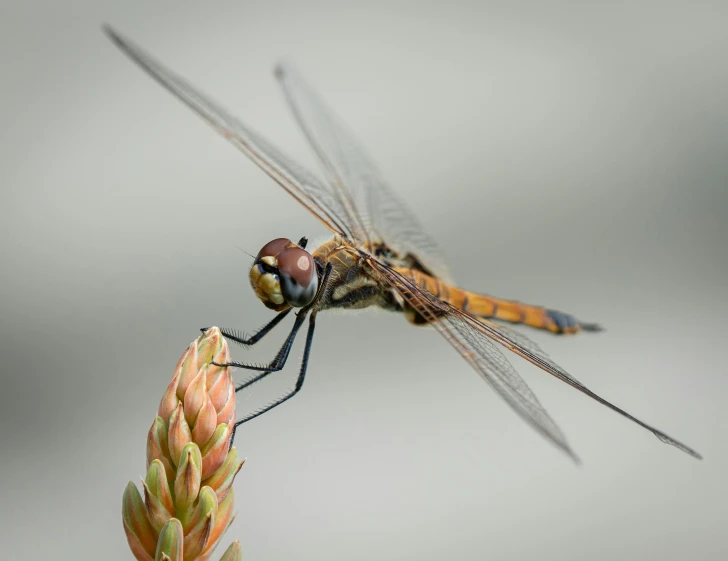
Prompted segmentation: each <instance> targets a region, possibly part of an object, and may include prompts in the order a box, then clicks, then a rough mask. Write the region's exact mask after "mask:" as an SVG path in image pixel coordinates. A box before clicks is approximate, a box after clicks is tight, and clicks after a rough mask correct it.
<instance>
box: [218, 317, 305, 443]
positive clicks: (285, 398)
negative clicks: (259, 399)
mask: <svg viewBox="0 0 728 561" xmlns="http://www.w3.org/2000/svg"><path fill="white" fill-rule="evenodd" d="M315 327H316V310H313V311H312V312H311V316H310V317H309V320H308V331H307V333H306V346H305V347H304V349H303V359H302V360H301V370H300V371H299V373H298V378H297V379H296V385H295V386H294V387H293V390H291V391H290V392H288V393H287V394H286V395H284V396H283V397H281V398H279V399H277V400H276V401H274V402H273V403H271V404H269V405H266V406H265V407H263V408H262V409H259V410H258V411H256V412H255V413H251V414H250V415H247V416H246V417H243V418H242V419H240V420H239V421H236V422H235V424H234V425H233V433H232V436H231V438H230V446H231V447H232V445H233V442H234V441H235V432H236V431H237V430H238V427H239V426H240V425H242V424H243V423H247V422H248V421H251V420H253V419H255V418H256V417H259V416H260V415H262V414H263V413H267V412H268V411H270V410H271V409H273V408H274V407H278V406H279V405H280V404H281V403H285V402H286V401H288V400H289V399H291V398H292V397H293V396H294V395H296V394H297V393H298V392H299V391H301V388H302V387H303V381H304V380H305V378H306V369H307V368H308V359H309V356H310V355H311V345H312V343H313V333H314V329H315ZM267 374H269V372H265V373H263V374H261V375H260V376H257V378H258V379H260V378H262V377H263V376H265V375H267ZM254 381H257V380H255V379H253V380H251V381H250V382H249V383H248V384H247V385H250V384H252V383H254Z"/></svg>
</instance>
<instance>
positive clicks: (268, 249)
mask: <svg viewBox="0 0 728 561" xmlns="http://www.w3.org/2000/svg"><path fill="white" fill-rule="evenodd" d="M289 245H293V242H291V240H289V239H288V238H277V239H275V240H273V241H272V242H268V243H267V244H265V245H264V246H263V249H261V250H260V251H259V252H258V257H257V259H262V258H263V257H278V254H279V253H280V252H281V250H283V248H285V247H288V246H289Z"/></svg>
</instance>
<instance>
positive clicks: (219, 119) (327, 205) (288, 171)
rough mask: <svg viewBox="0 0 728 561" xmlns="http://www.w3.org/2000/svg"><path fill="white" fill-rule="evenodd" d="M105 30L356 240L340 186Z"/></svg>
mask: <svg viewBox="0 0 728 561" xmlns="http://www.w3.org/2000/svg"><path fill="white" fill-rule="evenodd" d="M104 31H105V32H106V34H107V35H108V36H109V37H110V38H111V40H112V41H113V42H114V43H115V44H116V45H117V46H118V47H119V48H120V49H121V50H122V51H123V52H124V53H125V54H126V55H127V56H129V58H131V59H132V60H133V61H134V62H136V63H137V64H138V65H139V66H141V67H142V68H143V69H144V70H145V71H146V72H148V73H149V74H150V75H151V76H152V77H153V78H154V79H155V80H157V81H158V82H159V83H160V84H162V86H164V87H165V88H166V89H167V90H169V91H170V92H172V93H173V94H174V95H175V96H177V97H178V98H179V99H180V100H181V101H183V102H184V103H185V104H186V105H187V106H188V107H190V108H191V109H192V110H193V111H195V112H196V113H197V114H198V115H200V116H201V117H202V118H203V119H204V120H205V121H207V122H208V123H209V124H210V125H212V127H213V128H214V129H215V130H216V131H217V132H219V133H220V134H221V135H222V136H224V137H225V138H227V139H228V140H229V141H230V142H231V143H232V144H233V145H235V146H236V147H237V148H238V149H239V150H241V151H242V152H243V153H244V154H246V155H247V156H248V157H249V158H250V159H251V160H253V161H254V162H255V163H256V164H258V166H260V168H262V169H263V171H265V172H266V173H267V174H268V175H269V176H270V177H272V178H273V179H274V180H275V181H276V182H277V183H278V184H279V185H281V186H282V187H283V188H284V189H285V190H286V191H288V193H289V194H290V195H292V196H293V197H294V198H295V199H296V200H297V201H298V202H300V203H301V204H302V205H303V206H305V207H306V208H307V209H308V210H309V211H310V212H311V213H313V214H314V215H315V216H316V217H317V218H318V219H319V220H321V222H323V223H324V224H325V225H326V226H327V227H328V228H329V229H330V230H331V231H332V232H335V233H337V234H340V235H343V236H346V237H349V238H352V239H356V237H355V236H354V231H353V228H352V227H351V226H352V224H355V223H356V221H355V220H354V219H353V218H352V217H351V216H350V209H349V207H348V203H347V201H346V200H344V199H343V198H342V194H341V191H339V190H337V189H333V188H332V187H331V186H329V185H327V184H326V183H324V182H323V181H321V180H320V179H319V178H317V177H316V176H315V175H314V174H313V173H311V172H309V171H308V170H306V169H305V168H303V167H302V166H300V165H299V164H297V163H296V162H295V161H294V160H292V159H291V158H289V157H287V156H285V155H284V154H283V153H282V152H280V151H279V150H278V149H277V148H276V147H274V146H273V145H272V144H271V143H270V142H268V141H267V140H266V139H264V138H263V137H262V136H261V135H260V134H258V133H256V132H254V131H253V130H252V129H251V128H250V127H248V126H247V125H245V124H243V123H242V122H240V121H239V120H238V119H237V118H236V117H234V116H233V115H231V114H230V113H228V112H227V111H226V110H225V109H224V108H222V107H221V106H220V105H219V104H218V103H217V102H216V101H214V100H213V99H212V98H210V97H208V96H206V95H205V94H203V93H202V92H201V91H200V90H198V89H197V88H196V87H194V86H193V85H192V84H190V83H189V82H187V81H186V80H185V79H184V78H182V77H181V76H179V75H177V74H175V73H174V72H172V71H171V70H170V69H168V68H166V67H165V66H164V65H163V64H162V63H160V62H159V61H158V60H156V59H155V58H154V57H152V56H151V55H150V54H148V53H146V52H145V51H144V50H142V49H141V48H140V47H139V46H137V45H135V44H134V43H133V42H132V41H130V40H128V39H126V38H125V37H122V36H121V35H119V34H118V33H117V32H116V31H114V30H113V29H111V28H110V27H108V26H105V27H104Z"/></svg>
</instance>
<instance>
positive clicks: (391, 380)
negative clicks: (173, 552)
mask: <svg viewBox="0 0 728 561" xmlns="http://www.w3.org/2000/svg"><path fill="white" fill-rule="evenodd" d="M721 5H722V6H723V7H722V8H719V6H721ZM726 17H728V10H726V8H725V4H724V3H718V2H716V3H714V4H713V5H710V4H708V3H696V2H681V3H674V2H657V1H655V2H631V3H627V4H623V5H619V6H616V5H612V3H607V2H604V3H581V4H579V5H576V4H575V3H569V2H537V1H535V0H534V1H532V2H526V3H518V2H517V3H513V2H505V1H504V2H500V3H485V2H448V3H444V2H443V3H436V2H411V3H406V2H372V1H368V2H355V3H349V2H340V1H336V2H334V1H324V0H314V1H311V2H273V1H268V2H258V3H253V2H235V3H224V4H223V3H217V2H205V3H200V2H174V3H172V2H155V3H152V2H141V1H134V2H131V1H127V2H123V3H121V2H113V3H112V2H107V1H105V2H98V1H97V2H90V1H84V2H81V1H79V2H65V3H58V2H42V3H37V2H35V3H34V2H30V3H29V2H23V3H22V4H21V3H20V2H17V3H15V4H14V5H12V4H8V3H7V2H4V3H2V4H1V5H0V68H1V69H2V101H3V103H2V104H1V105H0V122H1V123H2V127H1V128H0V184H1V185H2V201H3V207H2V208H3V213H2V214H3V218H2V221H0V247H1V251H2V264H3V266H2V273H1V274H2V281H0V282H1V284H0V287H1V291H0V317H1V318H2V320H1V324H0V341H1V343H0V345H1V346H2V349H1V351H2V354H1V356H2V362H3V371H2V390H1V391H0V422H1V425H0V426H2V430H1V431H0V435H1V436H0V438H1V439H2V441H1V442H0V450H2V452H1V454H2V478H0V502H1V503H2V505H3V508H2V509H1V510H0V522H1V524H0V528H1V530H0V533H1V536H2V540H1V543H2V545H1V546H0V547H1V548H2V558H3V559H40V558H55V559H92V558H93V559H99V558H103V559H106V560H108V559H130V558H131V554H130V553H129V551H128V549H127V545H126V541H125V537H124V534H123V531H122V527H121V520H120V510H121V507H120V504H121V494H122V491H123V488H124V485H125V484H126V483H127V481H128V480H130V479H132V480H135V481H138V477H139V476H140V475H141V474H142V473H143V471H144V450H145V437H146V431H147V429H148V426H149V425H150V423H151V420H152V417H153V415H154V412H155V410H156V407H157V404H158V400H159V398H160V397H161V394H162V391H163V389H164V388H165V386H166V384H167V383H168V380H169V377H170V376H171V373H172V368H173V366H174V364H175V362H176V360H177V358H178V356H179V354H180V353H181V352H182V350H183V349H184V348H185V347H186V345H187V344H188V343H189V341H191V340H192V339H193V338H194V337H195V336H196V335H197V328H199V327H201V326H205V325H210V324H216V325H224V326H234V327H239V328H243V329H246V330H252V329H254V328H256V327H258V326H260V325H262V324H263V323H264V322H265V321H266V320H267V319H269V317H270V313H269V312H268V311H267V310H266V309H265V308H264V307H263V306H262V305H260V304H259V303H258V302H257V301H256V300H255V298H254V296H253V294H252V292H251V291H250V289H249V287H248V281H247V268H248V266H249V263H250V258H249V257H248V256H246V254H245V253H243V252H242V251H240V249H243V250H246V251H248V252H251V253H255V252H257V250H258V249H259V248H260V247H261V246H262V245H263V244H264V243H266V242H267V241H269V240H270V239H272V238H274V237H279V236H287V237H291V238H297V237H299V236H301V235H303V234H307V235H309V236H311V237H314V238H320V237H322V236H324V237H325V235H326V232H325V230H324V229H323V227H322V226H320V225H319V224H318V223H317V222H315V220H313V219H312V218H311V217H310V216H309V215H308V214H307V213H306V212H305V211H303V210H302V209H301V208H299V207H298V206H297V204H296V203H295V201H293V200H292V199H291V198H289V197H288V196H287V195H286V194H285V193H284V192H283V191H282V190H281V189H279V188H278V187H277V186H275V185H274V184H273V182H272V181H271V180H269V179H268V178H267V177H266V176H265V175H264V174H263V173H262V172H261V171H259V170H258V169H257V168H256V167H255V166H254V165H253V164H252V163H250V162H249V161H247V160H246V159H245V158H244V157H243V156H242V155H240V154H239V153H237V152H236V151H235V150H234V149H233V148H232V147H230V146H229V145H228V144H226V143H225V142H224V141H223V140H222V139H220V138H218V137H217V136H216V135H215V134H214V133H213V132H212V131H211V130H209V129H208V128H207V127H206V126H205V125H204V124H202V123H201V122H200V121H199V119H197V118H196V117H194V116H193V115H192V114H191V113H190V112H189V111H188V110H187V109H186V108H184V107H183V106H182V105H181V104H180V103H178V102H177V101H175V100H174V99H173V98H172V97H171V96H170V95H169V94H167V93H166V92H164V91H163V90H162V89H161V88H160V87H159V86H157V85H156V84H155V83H153V82H152V81H151V80H150V79H149V78H148V77H147V76H145V75H144V74H143V73H142V72H141V71H140V70H139V69H138V68H136V67H135V66H134V65H132V64H131V63H130V62H129V61H128V60H127V59H126V58H124V57H123V56H122V55H121V54H120V53H119V52H118V51H117V50H116V49H115V48H114V47H113V46H112V45H111V44H110V43H109V42H108V41H107V39H106V38H105V37H104V36H103V35H102V33H101V32H100V30H99V25H100V24H101V23H102V22H104V21H106V22H110V23H112V24H114V25H115V26H116V27H117V28H118V29H119V30H121V31H122V32H124V33H126V34H128V35H129V36H130V37H132V38H134V39H135V40H136V41H138V42H139V43H140V44H142V45H143V46H145V47H146V48H147V49H149V50H150V51H151V52H152V53H154V54H156V55H157V56H159V57H160V58H161V59H162V60H163V61H165V62H167V63H168V64H169V65H170V66H171V67H172V68H174V69H177V70H178V71H179V72H181V73H182V74H183V75H185V76H187V77H188V78H190V79H191V80H192V81H193V82H195V83H197V84H199V85H201V86H202V87H203V89H204V90H206V91H208V92H210V93H212V94H213V95H214V96H215V97H217V98H219V99H220V100H221V101H222V102H223V103H224V104H225V105H226V106H228V107H229V108H231V109H232V110H233V111H234V112H235V113H236V114H238V115H240V116H241V117H243V119H244V120H247V121H248V122H249V123H251V124H252V125H253V126H254V127H256V128H258V129H259V130H261V131H262V132H264V133H265V134H266V135H267V136H268V137H269V138H271V139H272V140H274V141H275V142H276V143H277V144H278V145H280V146H281V147H282V148H283V149H284V150H285V151H286V152H288V153H289V154H291V155H293V156H295V157H296V158H298V159H300V160H301V161H302V162H304V163H306V164H307V165H309V166H311V167H313V165H314V160H313V157H312V155H311V154H310V152H309V150H308V148H307V146H306V145H305V142H304V141H303V138H302V136H301V134H300V133H299V132H298V131H297V130H296V127H295V125H294V123H293V121H292V118H291V116H290V114H289V112H288V109H287V108H286V106H285V104H284V101H283V99H282V96H281V94H280V92H279V91H278V90H277V86H276V84H275V81H274V80H273V78H272V75H271V69H272V66H273V64H274V63H275V61H276V60H278V59H279V58H280V57H286V58H288V59H289V60H291V61H293V62H295V63H296V64H297V65H298V67H299V68H300V69H301V71H302V72H303V73H304V74H305V75H306V76H308V78H309V79H310V80H311V81H312V82H313V83H314V84H315V85H316V86H317V88H318V89H319V90H320V91H322V92H323V93H324V95H325V97H326V98H327V100H328V101H329V102H330V104H331V105H332V106H333V107H334V108H335V109H336V110H337V112H338V113H340V114H341V115H343V116H344V117H345V119H346V120H347V122H348V123H349V124H350V125H351V127H352V128H353V129H354V130H356V131H357V132H358V134H359V135H360V137H361V138H362V140H363V141H364V143H365V144H366V145H367V146H368V147H369V149H370V151H371V152H372V153H373V155H374V157H375V159H376V160H377V161H378V162H379V164H380V166H381V168H382V169H383V171H384V172H385V174H386V175H387V177H388V178H389V179H390V180H391V182H392V183H393V184H394V185H395V186H396V188H397V190H398V192H399V193H401V194H402V195H403V196H405V197H407V198H408V199H410V200H411V201H412V206H413V208H414V210H415V211H416V212H417V213H418V215H419V216H420V217H421V219H422V221H423V222H424V223H425V224H426V225H427V226H428V227H429V228H430V230H431V231H432V233H433V235H434V236H435V237H436V238H437V239H438V240H439V241H441V244H442V246H443V248H444V249H445V251H446V252H447V255H449V257H450V262H451V265H452V269H453V270H454V273H455V275H456V278H457V279H458V281H459V282H460V284H461V285H462V286H464V287H467V288H470V289H477V290H481V291H484V292H489V293H492V294H497V295H501V296H504V297H513V298H518V299H521V300H524V301H530V302H534V303H543V304H546V305H549V306H552V307H555V308H558V309H562V310H565V311H569V312H572V313H574V314H576V315H577V316H578V317H582V318H583V319H585V320H595V321H600V322H602V323H603V324H604V325H605V326H607V328H608V331H606V332H605V333H602V334H599V335H585V336H579V337H576V338H556V337H552V336H549V335H548V334H540V333H534V334H533V338H534V339H536V340H537V341H538V342H539V343H541V344H542V345H543V346H545V347H546V348H547V350H548V351H549V352H550V354H551V355H552V356H553V357H554V358H555V359H556V360H557V361H558V362H559V363H561V364H563V365H564V366H565V367H566V368H567V369H568V370H569V371H570V372H572V373H574V374H575V375H576V376H577V377H579V378H580V379H582V381H584V382H585V383H586V384H587V385H589V386H590V387H591V388H593V389H594V390H595V391H597V392H599V393H601V394H602V395H604V396H605V397H606V398H608V399H611V400H613V401H614V402H616V403H618V404H620V405H622V406H623V407H625V408H627V409H628V410H629V411H632V412H634V413H635V414H637V415H638V416H640V417H641V418H643V419H645V420H647V421H648V422H652V423H654V424H655V425H657V426H658V427H660V428H663V429H664V430H666V431H667V432H668V433H670V434H672V435H674V436H675V437H677V438H680V439H684V440H685V442H687V443H688V444H690V445H692V446H694V447H695V448H696V449H698V450H699V451H701V452H702V453H703V454H704V455H705V460H704V461H703V462H702V463H701V462H696V461H695V460H693V459H691V458H689V457H688V456H685V455H683V454H681V453H680V452H678V451H676V450H675V449H673V448H670V447H668V446H665V445H663V444H661V443H660V442H659V441H657V440H656V439H655V438H654V437H653V436H652V435H650V434H649V433H647V432H646V431H644V430H642V429H640V428H639V427H637V426H634V425H632V424H630V423H628V422H626V421H624V420H623V419H621V418H619V417H618V416H616V415H615V414H614V413H612V412H610V411H608V410H606V409H605V408H603V407H600V406H599V405H597V404H595V403H594V402H592V401H590V400H589V399H587V398H585V397H584V396H582V395H580V394H579V393H577V392H575V391H574V390H572V389H570V388H568V387H567V386H565V385H563V384H559V383H557V382H556V381H555V380H554V379H553V378H550V377H548V376H546V375H544V374H543V373H541V372H540V371H538V370H537V369H536V368H535V367H532V366H530V365H528V364H525V363H524V362H523V361H521V360H518V359H515V358H514V362H515V364H516V366H517V368H518V369H519V371H520V372H521V373H522V374H523V376H524V378H525V379H526V380H527V381H528V382H529V384H531V385H532V387H533V389H534V391H536V393H537V394H538V395H539V396H540V398H541V400H542V402H543V403H544V404H545V405H546V406H547V408H548V409H549V411H550V412H551V413H552V415H553V416H554V417H555V419H556V420H557V421H558V422H559V424H560V425H561V427H562V428H563V429H564V431H565V432H566V434H567V435H568V437H569V439H570V442H571V444H572V445H573V447H574V448H575V450H576V451H577V453H578V454H579V455H580V456H581V457H582V459H583V461H584V463H583V465H582V466H581V467H576V466H574V465H573V464H572V463H571V462H570V461H569V460H568V459H567V458H566V457H565V456H563V455H562V454H560V453H559V452H558V451H557V450H556V449H554V448H553V447H551V446H550V445H549V444H548V443H546V442H545V441H543V440H542V439H541V438H540V437H539V436H538V435H536V434H535V433H534V432H533V431H532V430H531V429H529V428H528V427H527V426H526V425H525V424H524V423H523V422H522V421H521V420H519V419H518V418H517V417H516V416H515V415H514V414H513V413H512V412H511V411H510V410H509V409H508V408H507V406H506V405H505V404H504V403H502V402H501V401H500V400H499V399H498V398H497V397H496V396H495V395H494V394H493V393H492V392H491V391H490V390H489V389H488V387H487V386H486V385H485V384H483V383H482V381H481V380H479V379H478V377H477V376H476V375H475V374H474V373H472V372H470V371H469V369H468V366H467V365H466V364H465V363H464V362H463V361H462V360H461V359H459V358H458V357H457V356H456V354H455V353H453V352H452V351H451V349H450V348H449V347H448V345H447V344H446V343H445V342H444V341H441V340H440V339H439V338H438V336H437V334H436V333H434V332H432V331H428V330H423V329H415V328H412V327H410V326H409V325H408V324H407V323H406V322H405V321H404V320H403V319H402V318H400V317H396V316H394V315H388V314H385V313H360V314H353V315H347V314H330V315H324V316H321V317H320V321H319V323H318V336H317V339H316V342H315V347H314V353H313V357H312V362H311V368H310V374H309V377H308V380H307V382H306V385H305V387H304V390H303V392H302V393H301V395H300V396H299V397H298V398H296V399H295V400H293V401H292V402H290V403H289V404H287V405H285V406H283V407H281V408H279V409H278V410H277V411H275V413H272V414H270V415H266V416H265V417H262V418H261V419H259V420H256V421H255V422H252V423H250V424H249V425H247V426H246V427H245V430H244V431H241V433H240V435H239V438H238V441H237V444H238V446H239V448H240V449H241V451H242V454H243V455H244V456H246V457H247V458H248V462H247V464H246V465H245V467H244V468H243V470H242V472H241V473H240V475H239V478H238V480H237V481H236V491H237V493H238V495H237V497H238V498H237V512H238V516H237V520H236V522H235V523H234V525H233V526H232V528H231V529H230V530H229V532H228V533H227V535H226V537H225V539H224V542H223V547H225V546H226V545H227V543H229V542H230V541H231V540H232V539H236V538H237V539H240V540H242V542H243V546H244V555H245V559H248V560H252V559H269V560H270V559H317V560H325V559H331V560H334V559H336V560H340V559H346V560H360V559H361V560H363V559H403V560H406V559H412V560H414V559H417V560H435V559H445V558H448V559H459V560H481V559H499V560H501V559H502V560H511V559H513V560H515V559H518V560H521V559H539V560H549V559H560V560H577V559H578V560H586V559H589V560H597V559H603V560H607V559H662V560H670V559H701V560H706V561H707V560H713V559H725V558H726V557H727V556H728V544H727V540H728V538H726V536H725V528H726V521H727V519H728V512H727V509H726V498H727V493H728V489H727V487H726V483H725V474H726V470H727V469H728V451H727V450H726V430H727V429H728V413H726V406H725V401H726V393H727V390H728V381H727V380H728V376H727V373H726V366H725V364H726V361H725V358H724V356H723V353H724V349H725V346H726V335H728V329H726V317H727V316H726V314H727V313H728V298H726V272H728V263H727V259H726V242H727V241H728V226H727V222H726V210H727V209H728V189H727V188H726V180H727V179H728V163H727V162H726V141H727V140H728V105H727V104H726V93H727V88H728V65H727V64H726V54H727V52H728V34H726V33H725V21H726ZM239 248H240V249H239ZM283 335H284V334H283V333H282V332H281V333H278V335H277V336H275V335H274V336H272V337H271V339H273V340H272V341H269V342H268V344H267V345H263V346H262V348H261V349H256V350H254V351H251V352H249V353H247V355H246V353H244V352H242V351H237V352H236V354H237V356H238V357H241V358H245V359H250V360H259V361H262V360H264V359H266V358H267V357H268V356H270V355H271V353H273V352H274V350H275V347H276V345H277V344H279V342H280V341H281V340H282V338H283ZM295 356H296V357H299V356H300V347H297V350H296V355H295ZM294 377H295V369H293V368H292V369H290V370H288V371H287V372H286V373H284V374H282V375H281V376H279V377H278V379H277V380H273V381H272V382H271V383H270V384H269V385H267V386H265V387H261V388H257V389H256V390H255V391H254V392H253V393H252V394H251V395H250V396H247V397H245V398H243V399H242V400H241V401H240V403H239V406H238V409H239V412H244V411H249V410H251V409H253V408H255V407H256V406H258V405H260V404H262V403H264V402H266V401H267V400H269V399H271V398H273V397H275V396H277V395H278V393H279V392H282V391H283V390H284V389H285V388H286V387H288V385H290V384H291V383H292V380H293V379H294ZM221 552H222V549H220V550H219V552H218V555H219V553H221Z"/></svg>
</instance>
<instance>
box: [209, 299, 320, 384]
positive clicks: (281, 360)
mask: <svg viewBox="0 0 728 561" xmlns="http://www.w3.org/2000/svg"><path fill="white" fill-rule="evenodd" d="M301 312H303V310H301ZM301 312H299V313H297V314H296V321H295V322H294V324H293V329H291V332H290V333H289V334H288V337H286V340H285V341H284V342H283V345H282V346H281V348H280V350H279V351H278V352H277V353H276V356H275V357H273V360H271V361H270V362H269V363H268V364H264V365H262V366H261V365H256V364H245V363H242V362H226V363H217V362H215V361H213V362H212V364H214V365H215V366H223V367H225V366H232V367H234V368H244V369H246V370H255V371H258V372H263V375H267V374H270V373H271V372H278V371H279V370H282V369H283V367H284V366H285V365H286V361H287V360H288V355H289V354H290V352H291V347H293V342H294V341H295V339H296V334H297V333H298V330H299V329H300V328H301V325H303V320H305V319H306V313H305V312H303V313H301ZM281 313H285V312H281ZM279 316H280V314H279V315H278V316H276V317H279ZM269 325H270V324H269ZM223 335H225V334H224V333H223ZM263 375H261V376H260V377H258V379H260V378H262V377H263ZM256 381H257V380H256ZM250 383H253V382H250ZM246 385H250V384H243V385H242V386H243V387H245V386H246ZM238 389H242V387H241V388H236V391H237V390H238Z"/></svg>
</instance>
